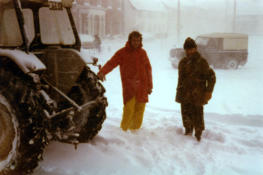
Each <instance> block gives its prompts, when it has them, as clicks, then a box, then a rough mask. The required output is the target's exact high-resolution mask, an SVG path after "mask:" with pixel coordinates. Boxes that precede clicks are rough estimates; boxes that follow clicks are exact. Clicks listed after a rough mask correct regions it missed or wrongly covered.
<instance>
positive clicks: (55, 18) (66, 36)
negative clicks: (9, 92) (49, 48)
mask: <svg viewBox="0 0 263 175" xmlns="http://www.w3.org/2000/svg"><path fill="white" fill-rule="evenodd" d="M39 22H40V35H41V42H42V43H43V44H62V45H73V44H75V42H76V41H75V37H74V33H73V29H72V27H71V24H70V21H69V17H68V14H67V11H66V10H65V9H63V10H49V8H47V7H42V8H40V9H39Z"/></svg>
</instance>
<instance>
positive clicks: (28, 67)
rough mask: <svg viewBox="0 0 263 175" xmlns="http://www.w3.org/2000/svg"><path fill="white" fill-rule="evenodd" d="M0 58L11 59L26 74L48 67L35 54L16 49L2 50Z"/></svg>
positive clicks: (0, 50)
mask: <svg viewBox="0 0 263 175" xmlns="http://www.w3.org/2000/svg"><path fill="white" fill-rule="evenodd" d="M0 56H5V57H8V58H10V59H11V60H12V61H13V62H14V63H16V64H17V66H18V67H19V68H20V69H21V70H22V71H23V72H24V73H25V74H28V73H32V72H36V71H41V70H45V69H46V66H45V65H44V64H43V63H42V62H41V61H40V60H39V59H38V57H37V56H35V55H34V54H33V53H26V52H23V51H21V50H16V49H15V50H11V49H0Z"/></svg>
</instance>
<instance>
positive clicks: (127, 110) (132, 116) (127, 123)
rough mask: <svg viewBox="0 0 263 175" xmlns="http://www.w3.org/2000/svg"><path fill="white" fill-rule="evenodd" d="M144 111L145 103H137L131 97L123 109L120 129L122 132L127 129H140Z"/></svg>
mask: <svg viewBox="0 0 263 175" xmlns="http://www.w3.org/2000/svg"><path fill="white" fill-rule="evenodd" d="M144 110H145V103H139V102H137V100H136V98H135V97H133V98H132V99H131V100H129V101H128V102H127V103H126V104H125V105H124V107H123V116H122V121H121V128H122V130H124V131H127V130H128V129H131V130H136V129H140V127H141V125H142V121H143V114H144Z"/></svg>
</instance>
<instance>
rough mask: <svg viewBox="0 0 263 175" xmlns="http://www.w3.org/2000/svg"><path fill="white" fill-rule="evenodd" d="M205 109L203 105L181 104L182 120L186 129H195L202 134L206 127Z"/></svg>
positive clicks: (196, 132) (198, 133)
mask: <svg viewBox="0 0 263 175" xmlns="http://www.w3.org/2000/svg"><path fill="white" fill-rule="evenodd" d="M203 110H204V109H203V106H202V105H194V104H189V103H188V104H181V113H182V120H183V125H184V127H185V128H186V130H188V131H189V130H190V131H193V129H195V134H196V135H201V134H202V131H203V130H204V129H205V123H204V112H203Z"/></svg>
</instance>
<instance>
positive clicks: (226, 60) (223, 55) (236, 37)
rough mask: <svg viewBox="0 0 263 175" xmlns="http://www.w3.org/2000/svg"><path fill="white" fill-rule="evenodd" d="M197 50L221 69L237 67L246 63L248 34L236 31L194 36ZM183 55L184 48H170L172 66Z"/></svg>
mask: <svg viewBox="0 0 263 175" xmlns="http://www.w3.org/2000/svg"><path fill="white" fill-rule="evenodd" d="M195 41H196V44H197V47H198V51H199V52H200V53H201V55H202V56H203V57H204V58H206V60H207V62H208V63H209V65H211V66H214V68H221V69H237V68H238V67H239V66H243V65H245V64H246V63H247V57H248V35H246V34H238V33H212V34H205V35H200V36H198V37H197V38H196V40H195ZM184 56H185V53H184V49H182V48H173V49H171V50H170V61H171V63H172V65H173V67H174V68H177V67H178V64H179V61H180V59H182V58H183V57H184Z"/></svg>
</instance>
